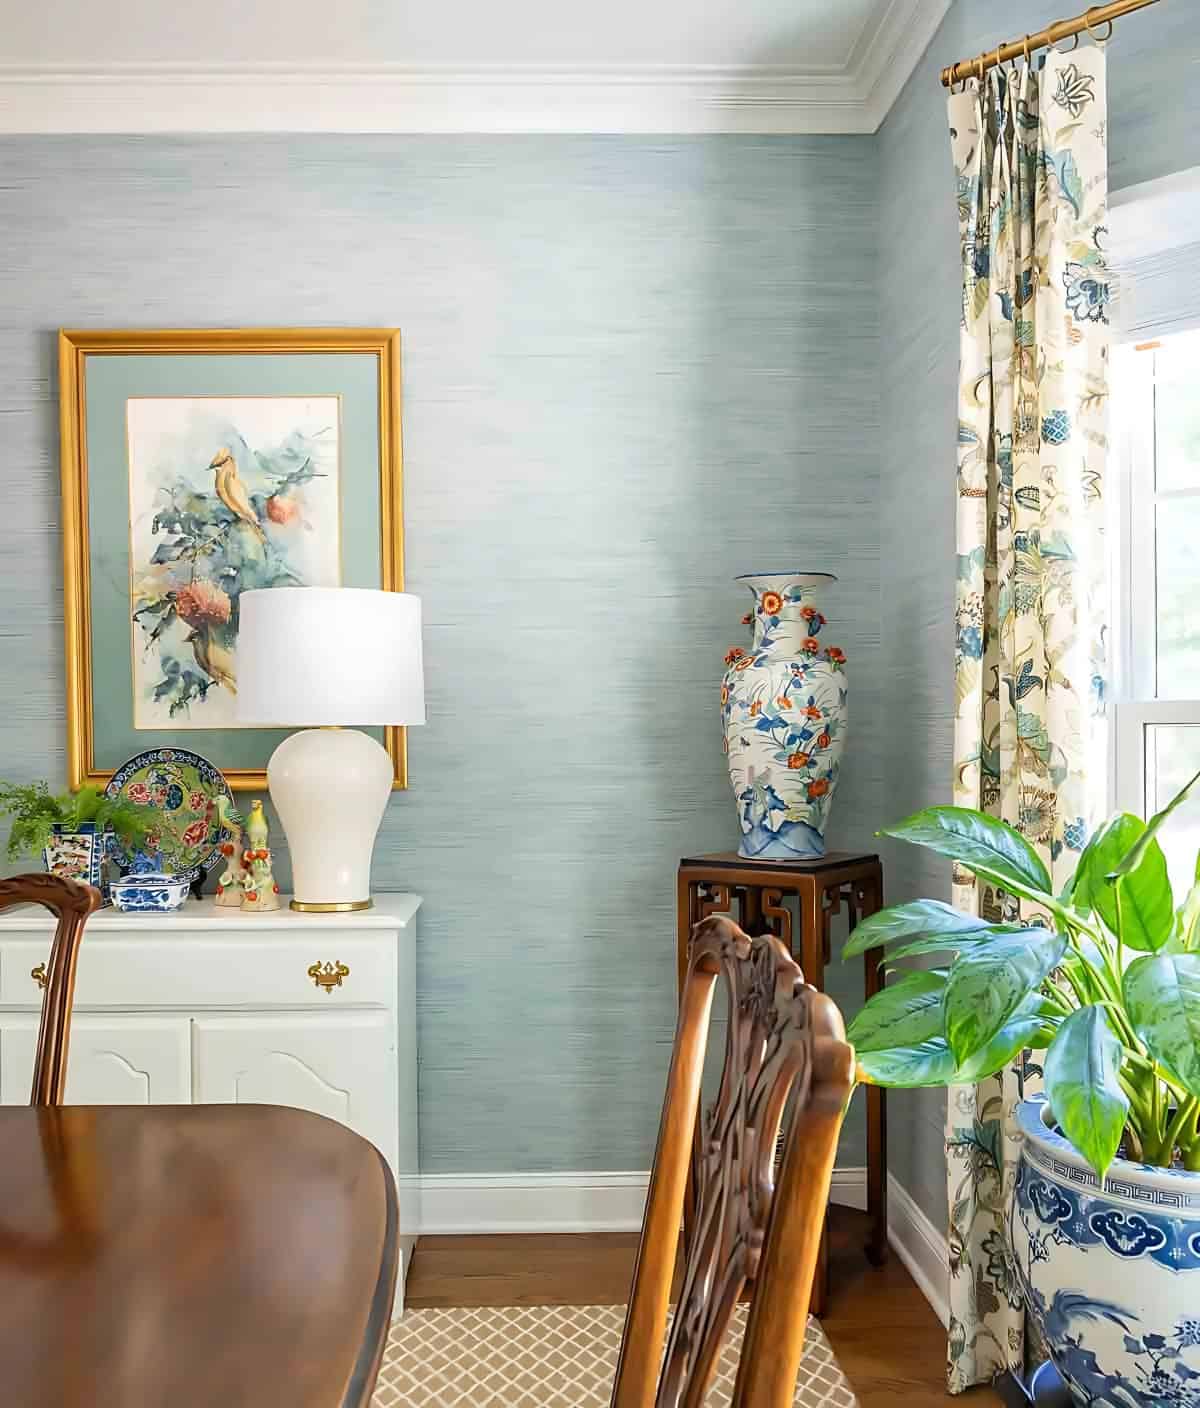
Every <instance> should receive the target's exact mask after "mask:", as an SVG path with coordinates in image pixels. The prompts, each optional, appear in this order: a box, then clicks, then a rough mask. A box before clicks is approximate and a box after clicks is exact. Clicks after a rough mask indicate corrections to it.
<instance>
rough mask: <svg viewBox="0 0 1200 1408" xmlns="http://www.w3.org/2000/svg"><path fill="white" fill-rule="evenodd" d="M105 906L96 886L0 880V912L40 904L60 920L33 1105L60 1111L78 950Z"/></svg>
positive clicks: (39, 877)
mask: <svg viewBox="0 0 1200 1408" xmlns="http://www.w3.org/2000/svg"><path fill="white" fill-rule="evenodd" d="M103 902H104V901H103V899H102V898H101V895H100V891H99V890H97V889H96V888H95V887H94V886H92V885H84V884H82V883H81V882H80V881H78V880H67V879H64V878H63V877H62V876H60V875H47V874H42V873H38V874H34V875H14V876H12V878H11V879H8V880H0V911H3V910H6V909H9V908H11V907H12V906H13V905H14V904H40V905H42V906H44V907H45V908H46V909H48V910H49V911H50V912H51V914H53V915H54V916H55V917H56V918H57V920H58V927H57V928H56V929H55V931H54V943H53V945H52V946H51V949H50V960H49V962H48V963H47V965H46V988H45V992H44V993H43V995H42V1024H41V1026H40V1028H39V1029H38V1044H37V1057H36V1059H35V1061H34V1066H33V1092H32V1094H31V1095H30V1097H29V1103H30V1104H31V1105H61V1104H62V1102H63V1092H64V1090H65V1089H66V1084H67V1046H68V1043H69V1041H70V1037H71V1004H72V1001H73V1000H74V996H75V965H76V963H77V962H78V960H79V944H80V941H81V940H82V938H83V926H84V925H85V924H86V923H87V919H88V915H89V914H92V913H93V912H94V911H95V910H97V909H99V908H100V906H101V904H103Z"/></svg>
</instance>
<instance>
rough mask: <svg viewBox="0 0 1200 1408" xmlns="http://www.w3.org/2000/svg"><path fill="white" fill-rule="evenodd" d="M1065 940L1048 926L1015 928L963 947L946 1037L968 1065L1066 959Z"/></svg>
mask: <svg viewBox="0 0 1200 1408" xmlns="http://www.w3.org/2000/svg"><path fill="white" fill-rule="evenodd" d="M1066 947H1067V940H1066V938H1065V936H1064V935H1062V934H1055V933H1052V932H1051V931H1050V930H1049V929H1020V930H1018V931H1017V932H1016V933H1015V934H1006V935H1005V936H1004V937H1003V938H999V939H996V940H995V941H993V942H992V943H989V944H986V945H983V946H981V947H980V948H977V949H970V950H968V951H967V952H966V953H960V954H959V956H958V958H957V959H955V961H954V966H953V967H952V968H951V969H950V978H949V981H948V982H947V984H946V999H945V1002H946V1040H947V1041H949V1043H950V1048H951V1050H952V1051H953V1052H954V1055H955V1058H956V1060H957V1062H958V1064H959V1065H966V1064H967V1062H968V1061H970V1060H971V1059H972V1058H973V1057H974V1056H976V1054H977V1053H978V1052H979V1051H980V1050H981V1049H982V1048H983V1047H986V1046H987V1044H988V1043H989V1042H990V1041H991V1040H992V1038H993V1037H994V1036H995V1035H996V1033H997V1032H998V1031H999V1030H1000V1028H1001V1027H1003V1026H1004V1024H1005V1023H1006V1022H1007V1021H1008V1020H1009V1018H1010V1017H1012V1016H1013V1014H1014V1013H1015V1012H1016V1010H1017V1008H1018V1007H1020V1005H1021V1003H1022V1002H1023V1001H1024V1000H1025V998H1026V997H1027V996H1028V995H1029V993H1030V992H1032V991H1033V989H1035V988H1036V987H1038V986H1039V984H1040V983H1041V982H1042V980H1043V978H1045V977H1046V976H1047V975H1048V974H1049V973H1051V972H1053V971H1054V969H1055V968H1057V967H1058V965H1059V963H1061V962H1062V956H1063V954H1064V953H1065V952H1066Z"/></svg>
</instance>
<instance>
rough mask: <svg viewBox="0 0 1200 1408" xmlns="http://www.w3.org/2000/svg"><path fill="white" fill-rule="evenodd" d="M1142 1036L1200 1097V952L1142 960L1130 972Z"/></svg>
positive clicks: (1128, 986)
mask: <svg viewBox="0 0 1200 1408" xmlns="http://www.w3.org/2000/svg"><path fill="white" fill-rule="evenodd" d="M1124 988H1125V1005H1126V1007H1127V1008H1128V1009H1129V1016H1130V1020H1131V1021H1132V1022H1133V1025H1134V1027H1135V1029H1136V1030H1137V1034H1138V1035H1139V1036H1140V1037H1141V1038H1142V1040H1143V1041H1144V1042H1145V1043H1146V1045H1147V1046H1148V1047H1149V1049H1150V1054H1151V1055H1152V1056H1153V1057H1154V1059H1155V1060H1156V1061H1158V1062H1160V1063H1161V1064H1162V1065H1163V1066H1164V1067H1165V1068H1166V1069H1167V1070H1168V1071H1169V1072H1170V1073H1171V1075H1172V1076H1174V1078H1175V1079H1176V1080H1177V1081H1178V1082H1179V1083H1180V1085H1182V1086H1183V1087H1184V1088H1185V1089H1187V1090H1189V1091H1191V1093H1192V1094H1193V1095H1200V954H1195V953H1175V954H1169V955H1168V954H1157V955H1154V956H1150V955H1148V956H1147V957H1145V958H1138V959H1136V960H1135V961H1134V962H1133V963H1131V964H1130V965H1129V967H1128V968H1127V969H1126V970H1125V983H1124Z"/></svg>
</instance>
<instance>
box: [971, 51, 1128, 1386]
mask: <svg viewBox="0 0 1200 1408" xmlns="http://www.w3.org/2000/svg"><path fill="white" fill-rule="evenodd" d="M1105 111H1106V109H1105V70H1104V54H1103V51H1102V50H1101V49H1098V48H1081V49H1079V50H1078V51H1076V52H1074V53H1059V52H1057V51H1055V50H1051V51H1050V52H1049V54H1048V55H1047V56H1046V59H1045V63H1044V65H1043V66H1040V67H1039V66H1038V64H1037V63H1034V64H1027V65H1025V66H1024V67H1020V68H1014V69H1012V70H1008V71H1004V70H999V69H994V70H992V71H991V72H990V73H988V74H987V75H986V77H985V78H984V80H983V81H982V82H979V81H975V80H972V81H969V82H968V83H967V85H966V87H965V90H964V91H963V92H961V93H956V94H952V95H951V97H950V128H951V140H952V147H953V153H954V166H955V172H956V177H957V187H958V212H959V229H960V234H961V244H962V275H963V282H962V331H961V368H960V376H959V400H958V528H957V534H958V545H957V551H958V586H957V598H956V616H955V624H956V650H955V686H956V699H957V713H956V720H955V737H954V744H955V756H954V801H955V802H956V803H957V804H958V805H960V806H966V807H976V808H978V809H980V810H982V811H985V812H987V813H989V814H990V815H992V816H997V817H1001V818H1003V820H1005V821H1007V822H1010V823H1011V824H1013V825H1014V826H1017V827H1018V828H1019V829H1020V830H1021V831H1022V832H1023V833H1024V834H1025V836H1027V837H1028V838H1029V840H1030V841H1031V842H1033V844H1034V845H1035V846H1036V847H1037V849H1038V850H1039V851H1040V853H1041V854H1042V856H1043V858H1044V860H1045V861H1046V863H1047V865H1048V866H1049V867H1050V870H1051V874H1052V875H1053V876H1054V880H1055V885H1056V886H1057V885H1059V884H1061V883H1062V882H1063V881H1064V880H1065V879H1066V877H1067V876H1068V875H1069V874H1070V872H1071V870H1072V869H1073V868H1074V865H1075V862H1076V860H1077V858H1078V852H1079V851H1080V850H1081V849H1082V847H1083V845H1084V842H1085V841H1086V839H1087V833H1088V828H1089V823H1090V822H1091V820H1092V819H1093V816H1094V814H1095V802H1098V803H1099V805H1100V807H1103V801H1104V799H1103V783H1104V776H1105V769H1104V766H1103V762H1101V764H1100V766H1099V767H1096V766H1095V763H1094V761H1091V762H1090V760H1094V759H1095V757H1096V752H1095V744H1096V738H1097V734H1098V728H1097V725H1098V723H1099V715H1100V709H1101V697H1102V689H1101V688H1100V681H1102V679H1103V663H1102V659H1101V643H1102V639H1103V635H1102V631H1103V621H1102V616H1103V604H1104V590H1105V586H1104V583H1105V575H1104V571H1105V562H1104V550H1103V531H1104V530H1103V517H1104V503H1103V496H1104V472H1105V457H1106V447H1107V438H1106V422H1107V411H1108V401H1107V369H1108V341H1109V328H1108V299H1109V288H1108V281H1107V275H1106V270H1105V262H1104V253H1103V250H1104V237H1105V229H1104V225H1105V212H1106V200H1107V165H1106V148H1105V137H1106V134H1105ZM1100 756H1101V758H1102V757H1103V754H1102V753H1101V755H1100ZM1089 776H1090V781H1089ZM1097 786H1098V787H1099V795H1098V797H1095V799H1093V793H1094V792H1095V790H1096V788H1097ZM954 881H955V895H954V898H955V903H956V904H958V905H959V906H960V907H962V908H964V909H973V910H977V911H978V912H980V913H982V914H985V915H987V916H989V917H994V918H1001V917H1003V918H1005V919H1013V918H1017V917H1018V913H1019V912H1018V908H1017V902H1016V901H1015V900H1014V899H1013V898H1012V897H1011V896H1009V895H1006V894H1005V893H1004V892H1003V891H999V890H996V889H994V888H992V887H990V886H986V885H979V886H976V883H975V881H974V879H973V877H972V876H971V875H969V874H968V873H966V872H961V873H956V874H955V876H954ZM1019 917H1020V918H1022V919H1024V920H1026V921H1027V920H1029V919H1030V918H1032V917H1033V916H1031V915H1028V914H1025V915H1020V916H1019ZM1018 1079H1019V1078H1018V1074H1017V1072H1016V1071H1015V1070H1014V1071H1010V1072H1006V1073H1005V1074H1004V1076H1003V1077H1002V1078H1001V1077H993V1078H992V1079H989V1080H987V1081H984V1082H983V1083H982V1084H981V1085H979V1086H977V1087H966V1086H961V1087H958V1088H956V1089H954V1090H952V1091H951V1092H950V1100H949V1108H948V1119H947V1156H948V1157H947V1162H948V1167H949V1198H950V1255H951V1278H950V1302H951V1307H950V1308H951V1321H950V1350H949V1372H948V1378H949V1384H950V1389H951V1391H952V1392H958V1391H961V1390H962V1389H965V1388H967V1387H969V1386H970V1385H972V1384H976V1383H981V1382H985V1381H987V1380H989V1379H990V1378H992V1377H993V1376H994V1375H995V1374H996V1373H997V1372H999V1371H1002V1370H1004V1369H1007V1368H1010V1367H1012V1368H1017V1369H1020V1368H1021V1367H1022V1365H1023V1358H1024V1309H1023V1306H1022V1304H1021V1297H1020V1293H1019V1291H1018V1289H1017V1286H1016V1284H1015V1282H1014V1278H1013V1275H1012V1270H1011V1265H1010V1259H1009V1255H1008V1248H1007V1245H1006V1238H1005V1232H1004V1209H1005V1206H1006V1204H1007V1201H1008V1198H1009V1195H1010V1193H1011V1191H1012V1182H1013V1177H1014V1175H1015V1171H1016V1159H1017V1153H1018V1150H1019V1140H1018V1136H1017V1134H1016V1129H1015V1126H1014V1124H1013V1121H1012V1114H1013V1109H1014V1106H1015V1103H1016V1100H1017V1098H1018V1093H1017V1087H1018Z"/></svg>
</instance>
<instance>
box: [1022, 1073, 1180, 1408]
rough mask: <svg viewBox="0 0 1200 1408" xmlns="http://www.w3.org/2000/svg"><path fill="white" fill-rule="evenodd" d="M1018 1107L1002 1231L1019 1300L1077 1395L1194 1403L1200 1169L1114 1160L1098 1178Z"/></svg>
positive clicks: (1045, 1115)
mask: <svg viewBox="0 0 1200 1408" xmlns="http://www.w3.org/2000/svg"><path fill="white" fill-rule="evenodd" d="M1049 1108H1050V1107H1049V1105H1048V1104H1047V1103H1046V1098H1045V1096H1042V1095H1039V1096H1034V1097H1032V1098H1030V1099H1028V1100H1025V1101H1023V1102H1022V1103H1021V1105H1020V1106H1018V1109H1017V1123H1018V1125H1019V1126H1020V1130H1021V1138H1022V1145H1021V1160H1020V1164H1019V1165H1018V1168H1017V1180H1016V1187H1015V1189H1014V1191H1013V1196H1012V1202H1011V1205H1010V1209H1009V1224H1008V1232H1009V1241H1010V1245H1011V1247H1012V1254H1013V1259H1014V1262H1015V1265H1016V1270H1017V1275H1018V1277H1019V1279H1020V1281H1021V1283H1022V1286H1023V1289H1024V1291H1025V1301H1026V1305H1027V1306H1028V1308H1029V1311H1030V1313H1031V1314H1032V1315H1033V1317H1034V1319H1035V1320H1036V1321H1037V1325H1038V1328H1039V1330H1040V1331H1041V1333H1042V1337H1043V1339H1044V1341H1045V1343H1046V1346H1047V1348H1048V1349H1049V1351H1050V1357H1051V1358H1052V1359H1053V1361H1054V1367H1055V1368H1056V1369H1057V1370H1058V1372H1059V1373H1060V1374H1061V1375H1062V1378H1063V1380H1064V1382H1065V1383H1066V1384H1067V1386H1068V1388H1069V1389H1070V1391H1071V1397H1072V1398H1073V1399H1074V1401H1075V1402H1076V1403H1078V1404H1086V1405H1097V1408H1140V1406H1141V1405H1143V1404H1146V1405H1150V1404H1153V1405H1156V1406H1157V1405H1163V1408H1168V1406H1170V1408H1200V1173H1185V1172H1183V1171H1180V1170H1173V1169H1164V1168H1151V1167H1150V1166H1148V1165H1146V1164H1135V1163H1131V1162H1129V1161H1128V1160H1127V1159H1114V1160H1113V1163H1112V1166H1111V1168H1110V1169H1109V1170H1108V1174H1107V1176H1106V1178H1105V1180H1104V1186H1103V1188H1101V1187H1100V1186H1099V1183H1098V1181H1097V1178H1096V1175H1095V1173H1094V1172H1093V1171H1092V1169H1091V1168H1090V1167H1089V1166H1088V1164H1087V1162H1086V1160H1085V1159H1084V1158H1083V1157H1082V1155H1080V1154H1079V1153H1078V1152H1077V1151H1076V1149H1075V1147H1074V1145H1073V1144H1071V1143H1070V1142H1069V1141H1068V1140H1066V1139H1064V1138H1063V1136H1062V1135H1061V1134H1059V1133H1058V1132H1057V1130H1056V1129H1055V1128H1054V1126H1053V1121H1052V1119H1051V1117H1050V1115H1049Z"/></svg>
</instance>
